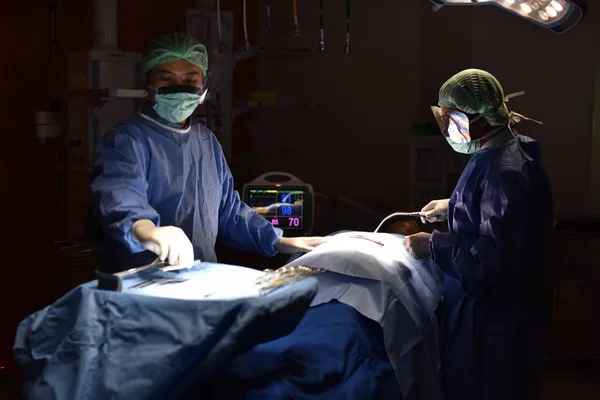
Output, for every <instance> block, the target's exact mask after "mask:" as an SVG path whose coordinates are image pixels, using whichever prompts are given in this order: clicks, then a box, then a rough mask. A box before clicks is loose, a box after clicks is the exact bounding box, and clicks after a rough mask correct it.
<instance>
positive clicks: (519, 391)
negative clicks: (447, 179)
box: [430, 135, 553, 400]
mask: <svg viewBox="0 0 600 400" xmlns="http://www.w3.org/2000/svg"><path fill="white" fill-rule="evenodd" d="M519 145H520V146H521V149H522V150H524V152H526V153H527V154H528V155H529V157H530V158H532V159H533V160H531V161H529V160H528V159H527V158H526V157H525V155H524V154H523V151H522V150H521V149H519ZM540 154H541V152H540V146H539V143H538V142H536V141H534V140H532V139H530V138H528V137H525V136H519V135H518V136H517V137H516V138H512V139H510V140H509V141H507V142H506V143H504V144H503V145H501V146H499V147H496V148H492V149H485V150H480V151H478V152H477V153H475V154H474V155H473V156H472V158H471V159H470V161H469V163H468V164H467V166H466V168H465V170H464V172H463V173H462V175H461V177H460V179H459V182H458V184H457V186H456V189H455V191H454V193H453V194H452V197H451V199H450V205H449V210H448V222H449V232H448V233H441V232H438V231H435V232H434V233H433V235H432V238H431V242H430V243H431V253H432V256H433V259H434V262H435V264H436V265H437V266H438V267H439V268H440V269H441V271H442V272H443V273H444V316H443V322H442V325H443V338H442V351H443V354H442V357H443V374H442V375H443V376H442V379H443V385H444V391H445V393H444V394H445V398H446V400H458V399H460V400H472V399H477V400H490V399H498V400H500V399H502V400H506V399H515V400H521V399H523V400H532V399H536V398H537V392H538V390H539V381H540V375H541V367H542V361H543V351H544V347H543V346H544V337H545V332H546V312H547V307H546V305H545V300H546V291H545V274H546V271H545V269H546V267H547V265H545V264H544V254H545V253H546V251H547V249H546V247H547V245H548V240H549V235H550V231H551V229H552V216H553V204H552V196H551V191H550V184H549V180H548V178H547V175H546V173H545V169H544V167H543V166H542V164H541V162H540V157H541V155H540Z"/></svg>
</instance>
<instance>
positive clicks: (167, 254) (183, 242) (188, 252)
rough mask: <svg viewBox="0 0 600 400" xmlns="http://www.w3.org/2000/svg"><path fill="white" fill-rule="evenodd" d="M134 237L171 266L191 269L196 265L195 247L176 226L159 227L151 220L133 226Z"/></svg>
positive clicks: (137, 222)
mask: <svg viewBox="0 0 600 400" xmlns="http://www.w3.org/2000/svg"><path fill="white" fill-rule="evenodd" d="M132 231H133V237H134V238H135V239H136V240H137V241H138V242H140V243H141V244H142V246H144V247H145V248H146V249H148V250H150V251H151V252H153V253H155V254H157V255H158V256H159V257H160V259H161V260H162V261H165V260H168V262H169V264H171V265H179V266H181V267H182V268H191V267H192V266H193V265H194V247H193V246H192V243H191V242H190V239H188V237H187V236H186V234H185V233H184V232H183V230H181V229H180V228H178V227H176V226H164V227H157V226H155V225H154V223H153V222H152V221H150V220H139V221H136V222H135V223H134V224H133V228H132Z"/></svg>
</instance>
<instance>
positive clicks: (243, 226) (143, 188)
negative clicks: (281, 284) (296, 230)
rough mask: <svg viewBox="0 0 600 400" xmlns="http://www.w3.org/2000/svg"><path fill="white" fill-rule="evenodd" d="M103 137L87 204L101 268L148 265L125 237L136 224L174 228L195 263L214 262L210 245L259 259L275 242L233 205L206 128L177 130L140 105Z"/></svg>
mask: <svg viewBox="0 0 600 400" xmlns="http://www.w3.org/2000/svg"><path fill="white" fill-rule="evenodd" d="M142 111H143V114H144V115H145V116H146V117H149V118H144V117H143V115H138V116H135V117H133V118H131V119H129V120H127V121H125V122H123V123H121V124H119V125H117V126H115V127H114V128H113V129H112V130H111V131H110V132H108V133H107V134H106V135H105V138H104V142H103V144H102V148H101V151H100V153H99V156H98V158H97V160H96V162H95V167H96V168H97V169H98V170H99V172H98V175H97V177H96V178H95V179H94V181H93V183H92V186H91V189H92V199H93V203H94V209H95V210H96V213H97V216H98V217H99V220H100V221H101V223H102V225H103V228H104V232H105V235H104V236H105V237H104V243H103V247H104V248H103V263H102V264H103V266H102V267H103V269H104V270H105V271H106V272H116V271H121V270H125V269H128V268H132V267H136V266H141V265H145V264H148V263H150V262H152V261H153V260H154V259H155V258H156V255H155V254H152V253H150V252H149V251H145V248H144V247H143V246H142V245H141V244H140V243H138V242H137V241H136V240H134V238H133V237H132V232H131V227H132V225H133V223H134V222H135V221H137V220H140V219H148V220H151V221H152V222H154V224H156V226H170V225H172V226H177V227H179V228H181V229H182V230H183V231H184V232H185V234H186V235H187V236H188V238H189V239H190V241H191V242H192V245H193V247H194V256H195V258H196V259H200V260H202V261H207V262H216V261H217V257H216V254H215V243H216V241H217V240H219V241H220V242H222V243H224V244H226V245H230V246H232V247H234V248H237V249H239V250H244V251H253V252H257V253H260V254H263V255H265V256H273V255H275V254H276V250H275V248H274V245H275V244H276V243H277V242H278V241H279V239H280V238H281V236H282V231H281V230H280V229H277V228H274V227H273V226H272V225H271V224H270V223H269V222H268V221H267V220H265V219H264V218H262V217H261V216H259V215H258V214H256V213H255V212H254V211H253V210H252V209H251V208H250V207H249V206H247V205H246V204H245V203H243V202H242V201H241V200H240V197H239V195H238V193H237V192H236V191H235V190H234V187H233V177H232V175H231V172H230V170H229V167H228V165H227V162H226V160H225V156H224V155H223V151H222V149H221V146H220V144H219V142H218V141H217V138H216V137H215V135H214V134H213V133H212V132H210V131H209V130H208V129H207V128H206V127H204V126H202V125H200V124H198V125H192V126H190V125H189V122H188V125H187V126H185V127H182V126H181V125H179V124H172V123H170V122H168V121H166V120H164V119H162V118H161V117H159V116H158V115H157V114H156V112H154V110H153V109H152V108H151V107H149V106H148V105H145V106H144V108H143V110H142Z"/></svg>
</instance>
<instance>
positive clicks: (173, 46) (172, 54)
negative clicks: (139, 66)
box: [144, 32, 208, 74]
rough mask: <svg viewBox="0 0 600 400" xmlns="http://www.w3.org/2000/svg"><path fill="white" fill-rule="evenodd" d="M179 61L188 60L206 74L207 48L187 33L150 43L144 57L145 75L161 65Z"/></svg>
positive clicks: (161, 38)
mask: <svg viewBox="0 0 600 400" xmlns="http://www.w3.org/2000/svg"><path fill="white" fill-rule="evenodd" d="M178 60H187V61H189V62H190V63H191V64H193V65H195V66H197V67H200V69H202V72H203V73H204V74H206V69H207V68H208V55H207V54H206V47H204V45H202V44H200V43H198V42H197V41H196V40H195V39H194V38H192V37H191V36H189V35H186V34H185V33H178V32H174V33H168V34H166V35H163V36H161V37H159V38H157V39H154V40H153V41H152V42H150V46H149V48H148V53H147V54H146V57H144V74H146V73H147V72H148V71H150V70H151V69H152V68H154V67H156V66H157V65H160V64H166V63H170V62H173V61H178Z"/></svg>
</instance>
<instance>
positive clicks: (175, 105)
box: [151, 86, 207, 123]
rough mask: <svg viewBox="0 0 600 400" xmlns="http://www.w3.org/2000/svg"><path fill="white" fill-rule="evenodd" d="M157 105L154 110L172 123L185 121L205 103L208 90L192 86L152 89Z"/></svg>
mask: <svg viewBox="0 0 600 400" xmlns="http://www.w3.org/2000/svg"><path fill="white" fill-rule="evenodd" d="M151 89H153V90H154V101H155V104H154V106H153V107H152V108H154V110H155V111H156V113H157V114H158V115H159V116H161V117H162V118H164V119H166V120H167V121H169V122H172V123H179V122H182V121H185V120H186V119H188V118H189V117H190V115H192V113H193V112H194V110H195V109H196V107H198V104H200V103H202V102H203V101H204V98H205V97H206V93H207V91H206V90H202V89H200V88H197V87H192V86H168V87H163V88H151Z"/></svg>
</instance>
